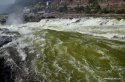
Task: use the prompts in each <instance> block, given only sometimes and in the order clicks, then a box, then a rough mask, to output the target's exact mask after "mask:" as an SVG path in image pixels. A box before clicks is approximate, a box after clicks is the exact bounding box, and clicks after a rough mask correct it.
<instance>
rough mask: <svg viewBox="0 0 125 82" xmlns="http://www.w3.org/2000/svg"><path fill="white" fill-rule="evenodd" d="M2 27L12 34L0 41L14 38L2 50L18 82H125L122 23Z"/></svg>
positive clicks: (95, 21)
mask: <svg viewBox="0 0 125 82" xmlns="http://www.w3.org/2000/svg"><path fill="white" fill-rule="evenodd" d="M0 28H6V29H9V31H11V33H9V34H8V33H4V32H3V33H2V32H1V33H0V36H11V37H13V36H16V37H15V38H13V40H12V41H11V42H10V43H8V44H6V45H4V46H2V47H1V48H0V51H2V52H4V53H0V55H1V56H6V59H7V62H11V63H9V64H10V65H11V66H12V69H14V71H15V72H16V73H15V81H16V82H28V81H29V82H125V20H123V19H121V20H116V19H105V18H81V19H44V20H41V21H40V22H39V23H27V24H22V25H11V26H0ZM13 32H14V33H13ZM10 46H13V47H12V48H10ZM8 47H9V48H10V49H11V50H10V49H9V48H8ZM3 50H4V51H3ZM8 51H9V52H8ZM10 52H11V53H10ZM14 54H16V55H14ZM17 54H18V55H17ZM10 55H11V56H10ZM17 72H18V73H17ZM16 74H17V75H16ZM31 80H32V81H31Z"/></svg>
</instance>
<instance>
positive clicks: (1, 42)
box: [0, 36, 12, 47]
mask: <svg viewBox="0 0 125 82" xmlns="http://www.w3.org/2000/svg"><path fill="white" fill-rule="evenodd" d="M11 41H12V37H8V36H0V47H2V46H3V45H6V44H8V43H9V42H11Z"/></svg>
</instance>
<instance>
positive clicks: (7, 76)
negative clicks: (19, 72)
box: [0, 58, 15, 82]
mask: <svg viewBox="0 0 125 82" xmlns="http://www.w3.org/2000/svg"><path fill="white" fill-rule="evenodd" d="M5 62H6V61H5V59H4V58H0V82H14V79H15V77H14V76H15V75H14V72H13V71H12V69H11V66H9V65H7V64H6V63H5Z"/></svg>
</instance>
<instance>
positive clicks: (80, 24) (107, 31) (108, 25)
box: [1, 17, 125, 38]
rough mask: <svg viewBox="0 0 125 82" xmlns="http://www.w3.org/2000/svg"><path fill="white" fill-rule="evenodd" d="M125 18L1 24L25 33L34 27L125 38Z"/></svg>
mask: <svg viewBox="0 0 125 82" xmlns="http://www.w3.org/2000/svg"><path fill="white" fill-rule="evenodd" d="M124 26H125V20H124V19H121V20H117V19H110V18H109V19H106V18H92V17H86V18H81V19H77V18H74V19H42V20H41V21H40V22H32V23H26V24H21V25H10V26H1V28H8V29H9V30H12V31H19V33H21V34H23V35H28V34H29V33H32V31H33V29H52V30H58V31H72V32H79V33H83V34H91V35H94V36H103V37H106V38H113V37H115V36H116V37H118V38H119V37H120V38H124V34H125V28H124Z"/></svg>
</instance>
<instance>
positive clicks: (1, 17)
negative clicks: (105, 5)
mask: <svg viewBox="0 0 125 82" xmlns="http://www.w3.org/2000/svg"><path fill="white" fill-rule="evenodd" d="M83 17H94V18H98V17H102V18H109V19H117V20H120V19H125V14H76V13H75V14H74V13H67V14H66V13H55V14H51V15H49V16H47V15H46V16H43V14H35V15H26V16H24V21H25V22H39V21H40V20H41V19H55V18H61V19H73V18H83ZM6 19H7V15H0V24H5V23H6Z"/></svg>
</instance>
